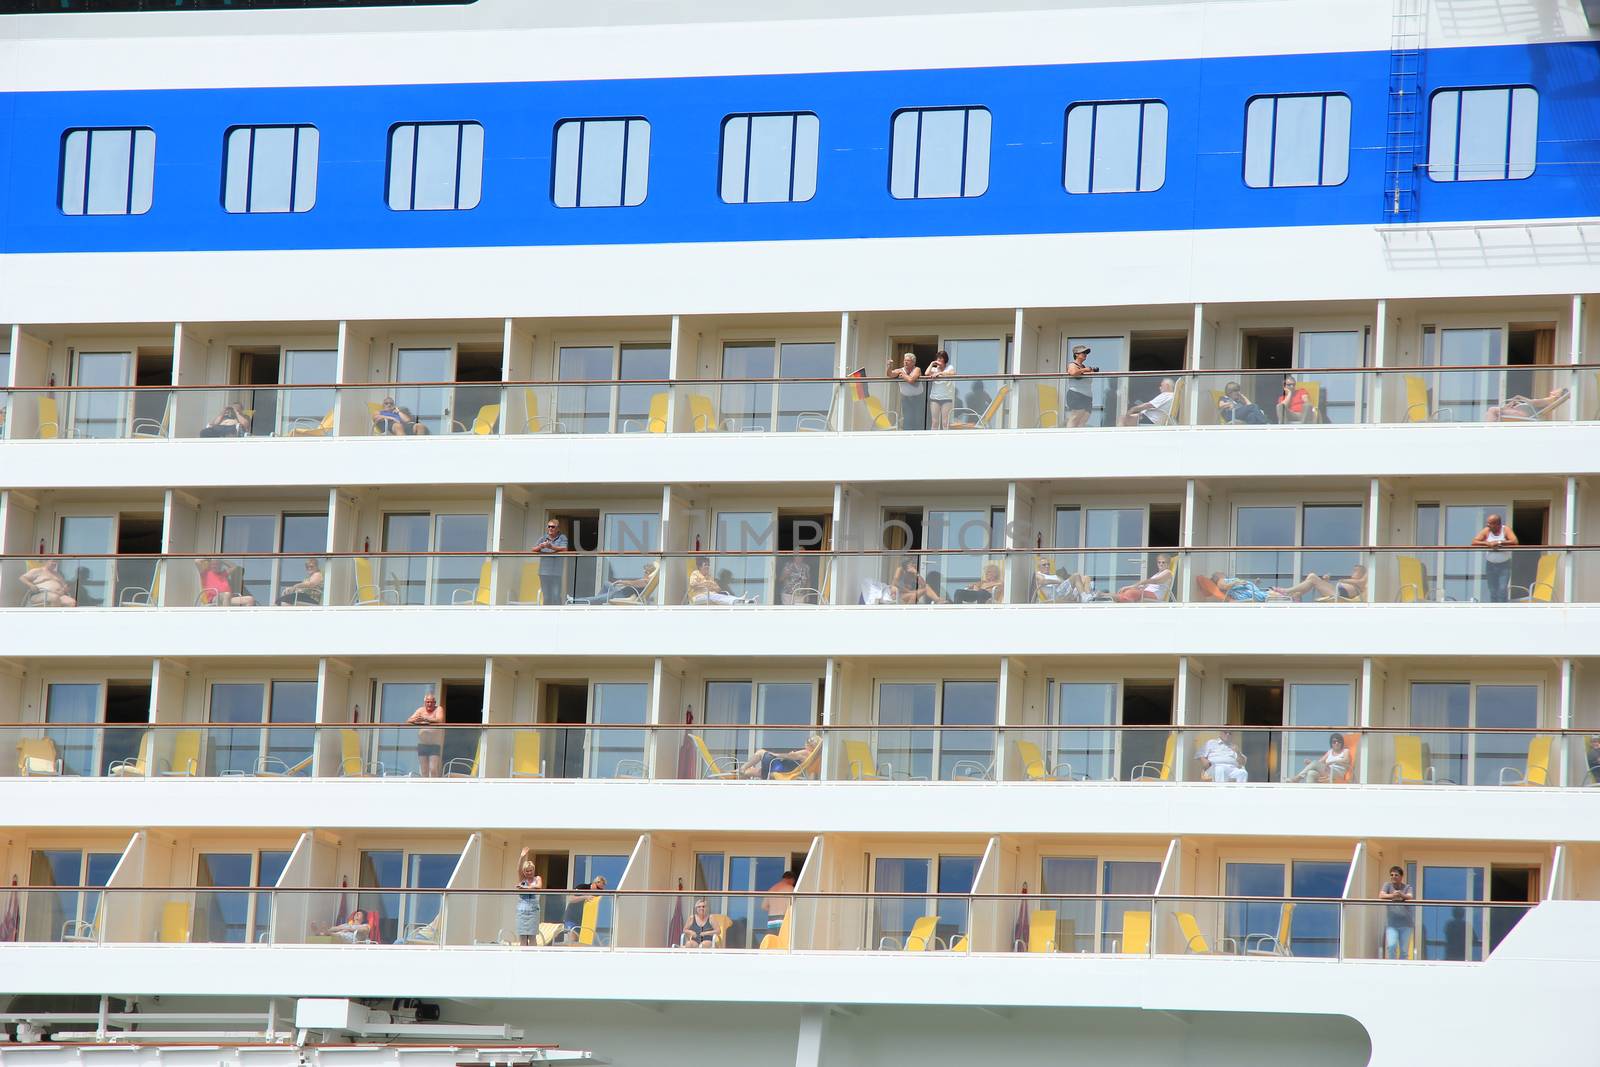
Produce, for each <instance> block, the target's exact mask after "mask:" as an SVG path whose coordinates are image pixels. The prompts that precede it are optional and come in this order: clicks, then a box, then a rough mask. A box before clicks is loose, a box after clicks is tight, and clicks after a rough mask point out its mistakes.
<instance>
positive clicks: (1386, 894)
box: [1378, 866, 1417, 960]
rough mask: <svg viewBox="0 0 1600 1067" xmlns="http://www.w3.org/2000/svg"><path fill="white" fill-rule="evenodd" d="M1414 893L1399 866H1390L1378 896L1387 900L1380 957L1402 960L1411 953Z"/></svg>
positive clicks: (1414, 924)
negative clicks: (1386, 879) (1381, 955)
mask: <svg viewBox="0 0 1600 1067" xmlns="http://www.w3.org/2000/svg"><path fill="white" fill-rule="evenodd" d="M1416 896H1417V894H1416V893H1415V892H1414V891H1413V890H1412V888H1411V884H1410V883H1409V882H1407V881H1406V872H1405V869H1404V868H1402V867H1398V866H1396V867H1390V868H1389V880H1388V881H1387V882H1385V883H1383V888H1382V889H1380V890H1378V899H1380V900H1387V901H1388V902H1389V906H1388V907H1387V908H1384V909H1383V910H1384V919H1383V958H1384V959H1386V960H1403V959H1405V958H1406V957H1407V956H1408V955H1409V954H1410V949H1411V936H1412V931H1413V929H1414V928H1415V926H1416V920H1415V919H1414V918H1413V917H1412V914H1411V912H1412V908H1411V901H1413V900H1415V899H1416Z"/></svg>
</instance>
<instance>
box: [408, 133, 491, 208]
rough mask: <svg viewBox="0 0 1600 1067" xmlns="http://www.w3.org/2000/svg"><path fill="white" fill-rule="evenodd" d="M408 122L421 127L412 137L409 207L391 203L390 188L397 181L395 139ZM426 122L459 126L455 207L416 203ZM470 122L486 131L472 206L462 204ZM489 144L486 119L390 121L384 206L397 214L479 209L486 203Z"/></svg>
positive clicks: (457, 134) (479, 158)
mask: <svg viewBox="0 0 1600 1067" xmlns="http://www.w3.org/2000/svg"><path fill="white" fill-rule="evenodd" d="M407 126H409V127H411V128H412V129H413V130H415V131H417V132H415V133H413V134H412V137H411V181H410V183H409V185H408V186H407V188H408V190H409V192H408V197H407V203H408V205H409V206H407V207H395V206H394V204H393V203H391V202H390V199H389V190H390V188H391V186H393V184H394V144H395V140H394V139H395V134H396V133H397V132H398V131H399V130H401V129H403V128H405V127H407ZM424 126H454V127H456V128H457V129H456V180H455V196H454V198H453V201H452V202H453V204H454V206H452V207H420V208H419V207H417V206H416V204H417V148H418V146H419V144H420V142H421V138H422V134H421V130H422V128H423V127H424ZM468 126H476V127H478V129H479V130H480V131H482V134H483V146H482V150H481V152H480V155H479V157H478V198H477V199H476V200H474V201H473V202H472V205H471V206H470V207H462V206H461V172H462V166H461V164H462V161H463V159H464V151H463V145H464V143H465V141H466V136H465V135H466V128H467V127H468ZM488 144H489V131H488V130H487V129H485V128H484V125H483V123H481V122H479V121H477V120H476V119H428V120H415V121H406V122H395V123H391V124H390V125H389V130H388V133H387V134H385V136H384V159H383V206H384V207H386V208H388V209H389V210H390V211H392V212H395V213H396V214H401V213H404V214H409V213H411V212H414V211H475V210H477V208H478V207H479V205H481V204H482V203H483V175H484V166H485V160H486V159H487V158H488V155H487V149H488Z"/></svg>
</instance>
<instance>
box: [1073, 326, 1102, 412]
mask: <svg viewBox="0 0 1600 1067" xmlns="http://www.w3.org/2000/svg"><path fill="white" fill-rule="evenodd" d="M1088 358H1089V346H1088V345H1074V346H1073V347H1072V362H1071V363H1068V364H1067V377H1068V378H1071V379H1073V381H1071V382H1068V383H1067V425H1068V426H1073V427H1076V426H1087V425H1089V413H1090V412H1092V411H1093V410H1094V397H1093V396H1092V395H1090V393H1089V389H1090V385H1089V383H1088V382H1086V381H1083V380H1082V379H1084V378H1085V377H1087V376H1088V375H1091V374H1098V373H1100V368H1099V367H1091V366H1089V365H1088V364H1087V363H1085V362H1084V360H1086V359H1088Z"/></svg>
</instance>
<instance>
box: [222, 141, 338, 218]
mask: <svg viewBox="0 0 1600 1067" xmlns="http://www.w3.org/2000/svg"><path fill="white" fill-rule="evenodd" d="M319 140H320V135H319V134H318V132H317V128H316V127H315V126H235V127H233V129H231V130H229V131H228V133H227V135H226V137H225V138H224V153H223V170H222V207H223V210H225V211H227V212H229V213H230V214H234V215H262V214H276V213H287V212H296V213H298V212H302V211H310V210H311V208H312V207H313V206H314V205H315V204H316V202H317V147H318V141H319Z"/></svg>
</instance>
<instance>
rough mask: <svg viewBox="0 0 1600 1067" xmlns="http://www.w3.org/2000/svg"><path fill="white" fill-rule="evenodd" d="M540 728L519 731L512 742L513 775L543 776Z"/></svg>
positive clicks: (525, 776) (515, 776) (518, 776)
mask: <svg viewBox="0 0 1600 1067" xmlns="http://www.w3.org/2000/svg"><path fill="white" fill-rule="evenodd" d="M539 742H540V735H539V731H538V730H527V731H523V732H519V733H518V734H517V736H516V739H515V740H514V741H513V742H512V744H511V777H513V778H543V777H544V758H543V756H541V755H540V752H539V748H540V745H539Z"/></svg>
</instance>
